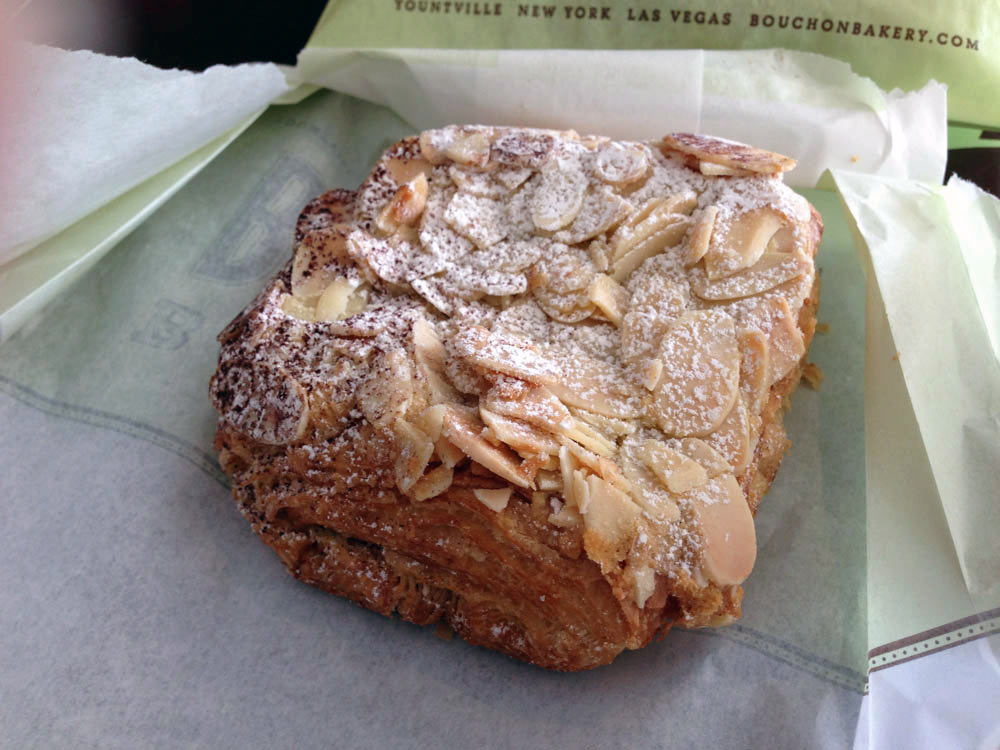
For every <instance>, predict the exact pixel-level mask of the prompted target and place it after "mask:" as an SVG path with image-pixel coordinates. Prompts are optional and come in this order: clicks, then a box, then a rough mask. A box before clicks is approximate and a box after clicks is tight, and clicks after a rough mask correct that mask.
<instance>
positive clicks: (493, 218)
mask: <svg viewBox="0 0 1000 750" xmlns="http://www.w3.org/2000/svg"><path fill="white" fill-rule="evenodd" d="M444 220H445V221H446V222H448V224H449V225H450V226H451V227H452V228H453V229H454V230H455V231H456V232H458V233H459V234H461V235H462V236H463V237H467V238H468V239H470V240H472V241H473V242H474V243H475V244H476V246H477V247H481V248H488V247H490V246H491V245H495V244H496V243H497V242H499V241H500V240H502V239H503V238H504V237H506V236H507V208H506V206H505V205H504V203H503V202H502V201H498V200H493V199H492V198H481V197H479V196H477V195H471V194H469V193H455V195H454V196H453V197H452V199H451V200H450V201H449V202H448V208H447V209H445V214H444Z"/></svg>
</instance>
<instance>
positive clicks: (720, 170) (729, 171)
mask: <svg viewBox="0 0 1000 750" xmlns="http://www.w3.org/2000/svg"><path fill="white" fill-rule="evenodd" d="M698 171H699V172H701V173H702V174H703V175H708V176H709V177H747V176H750V175H752V174H753V172H751V171H750V170H748V169H736V168H735V167H726V166H724V165H722V164H713V163H712V162H710V161H702V162H698Z"/></svg>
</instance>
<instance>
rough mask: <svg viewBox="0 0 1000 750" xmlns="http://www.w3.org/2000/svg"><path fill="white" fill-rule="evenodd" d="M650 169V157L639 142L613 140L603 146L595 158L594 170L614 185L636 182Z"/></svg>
mask: <svg viewBox="0 0 1000 750" xmlns="http://www.w3.org/2000/svg"><path fill="white" fill-rule="evenodd" d="M648 170H649V157H647V156H646V151H645V150H644V149H643V148H642V147H641V146H639V145H638V144H627V143H617V142H614V141H612V142H611V143H608V144H606V145H605V146H603V147H602V148H601V150H600V151H598V152H597V157H596V158H595V159H594V172H595V173H596V174H597V176H598V177H600V178H601V179H602V180H604V181H605V182H610V183H612V184H614V185H626V184H629V183H632V182H635V181H637V180H639V179H641V178H642V177H644V176H645V175H646V172H647V171H648Z"/></svg>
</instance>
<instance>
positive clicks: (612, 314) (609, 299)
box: [587, 273, 628, 326]
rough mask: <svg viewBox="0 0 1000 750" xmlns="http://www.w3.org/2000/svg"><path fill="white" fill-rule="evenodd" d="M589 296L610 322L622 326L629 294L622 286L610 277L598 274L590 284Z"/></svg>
mask: <svg viewBox="0 0 1000 750" xmlns="http://www.w3.org/2000/svg"><path fill="white" fill-rule="evenodd" d="M587 296H588V297H589V298H590V301H591V302H593V303H594V306H595V307H597V309H598V310H600V311H601V312H602V313H604V316H605V317H606V318H607V319H608V320H610V321H611V322H612V323H614V324H615V325H616V326H620V325H621V323H622V314H623V312H624V310H625V306H626V305H627V304H628V292H626V291H625V288H624V287H623V286H622V285H621V284H619V283H618V282H617V281H615V280H614V279H612V278H611V277H610V276H606V275H604V274H603V273H602V274H598V275H597V276H595V277H594V280H593V281H592V282H591V283H590V288H589V289H588V290H587Z"/></svg>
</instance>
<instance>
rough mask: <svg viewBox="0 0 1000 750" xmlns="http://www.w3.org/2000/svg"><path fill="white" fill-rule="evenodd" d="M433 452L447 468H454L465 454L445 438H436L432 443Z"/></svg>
mask: <svg viewBox="0 0 1000 750" xmlns="http://www.w3.org/2000/svg"><path fill="white" fill-rule="evenodd" d="M434 452H435V453H436V454H437V457H438V458H439V459H441V463H442V464H444V465H445V466H447V467H448V468H449V469H454V468H455V467H456V466H458V464H460V463H461V462H462V459H464V458H465V454H464V453H462V451H461V450H460V449H459V448H458V446H456V445H455V444H454V443H452V442H451V441H449V440H448V439H447V438H438V439H437V442H435V443H434Z"/></svg>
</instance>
